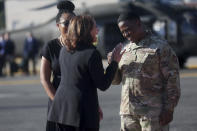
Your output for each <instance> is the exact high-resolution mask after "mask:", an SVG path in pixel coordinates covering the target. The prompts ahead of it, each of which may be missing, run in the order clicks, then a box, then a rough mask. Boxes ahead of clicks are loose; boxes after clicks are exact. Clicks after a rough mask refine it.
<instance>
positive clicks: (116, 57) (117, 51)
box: [108, 43, 125, 63]
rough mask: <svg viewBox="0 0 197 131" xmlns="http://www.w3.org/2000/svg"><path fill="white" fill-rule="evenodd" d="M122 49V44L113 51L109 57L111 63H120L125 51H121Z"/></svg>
mask: <svg viewBox="0 0 197 131" xmlns="http://www.w3.org/2000/svg"><path fill="white" fill-rule="evenodd" d="M122 47H123V45H122V43H120V44H118V45H117V46H116V47H115V48H114V49H113V51H112V55H111V61H116V62H117V63H119V62H120V60H121V58H122V55H123V54H124V52H125V50H123V51H122ZM109 55H110V54H109ZM108 61H109V60H108Z"/></svg>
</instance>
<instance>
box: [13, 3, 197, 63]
mask: <svg viewBox="0 0 197 131" xmlns="http://www.w3.org/2000/svg"><path fill="white" fill-rule="evenodd" d="M79 1H80V0H79ZM73 2H74V3H75V2H78V1H74V0H73ZM89 2H90V1H88V3H86V1H85V0H81V5H80V6H76V7H77V8H76V11H75V12H76V14H90V15H92V16H94V18H95V19H96V22H97V24H98V27H99V38H98V45H97V48H98V49H99V51H100V52H101V54H102V56H103V57H104V58H106V54H107V53H108V52H109V51H111V50H112V49H113V48H114V47H115V46H116V44H118V43H119V42H125V39H124V38H123V36H122V35H121V33H120V31H119V29H118V26H117V23H116V21H117V18H118V16H119V14H120V12H122V11H126V10H132V11H135V12H138V14H139V15H140V16H141V19H142V21H143V22H144V23H145V24H146V25H147V27H148V28H149V29H151V30H152V31H153V32H155V33H158V34H160V35H162V36H163V37H164V38H166V39H167V40H168V42H169V43H170V44H171V46H172V47H173V48H174V50H175V52H176V54H177V56H178V58H179V62H180V66H181V67H183V66H184V63H185V62H186V60H187V58H188V57H190V56H197V48H196V47H197V44H196V41H197V23H196V22H197V10H196V9H195V8H189V7H186V6H183V5H180V4H179V5H172V4H168V3H162V2H146V1H134V0H133V1H131V0H120V1H115V0H114V2H112V0H111V1H110V2H108V3H106V2H97V3H96V4H95V3H91V2H90V3H89ZM56 4H57V2H54V3H51V4H48V5H45V6H42V7H38V8H34V9H32V10H34V11H39V10H47V9H48V8H51V7H53V6H56ZM76 5H77V4H76ZM27 31H31V32H33V34H34V35H35V37H37V38H38V39H39V40H40V42H41V43H42V44H44V43H46V42H47V41H49V40H50V39H53V38H55V37H57V36H58V35H59V33H58V30H57V28H56V26H55V16H54V18H52V19H51V20H49V21H48V22H46V23H44V24H41V25H38V26H34V27H29V28H25V29H21V30H16V31H11V37H12V39H13V40H14V41H15V43H16V44H17V46H16V48H17V49H16V53H17V55H19V56H20V55H21V54H22V52H23V51H22V49H23V41H24V37H25V34H26V32H27Z"/></svg>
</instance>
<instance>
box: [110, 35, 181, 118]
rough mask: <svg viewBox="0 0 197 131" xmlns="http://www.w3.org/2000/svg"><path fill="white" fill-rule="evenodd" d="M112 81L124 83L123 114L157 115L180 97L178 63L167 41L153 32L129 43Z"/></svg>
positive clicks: (170, 107)
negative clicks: (135, 41) (136, 41)
mask: <svg viewBox="0 0 197 131" xmlns="http://www.w3.org/2000/svg"><path fill="white" fill-rule="evenodd" d="M124 49H126V51H125V53H124V54H123V56H122V59H121V61H120V63H119V69H118V70H117V72H116V76H115V78H114V80H113V84H119V83H120V82H122V93H121V106H120V114H121V115H123V114H130V115H147V116H148V115H150V116H158V115H159V114H160V112H161V109H163V108H165V109H167V110H174V107H175V106H176V105H177V102H178V100H179V97H180V80H179V64H178V60H177V57H176V55H175V53H174V52H173V50H172V49H171V47H170V46H169V45H168V43H167V42H166V41H165V40H162V39H160V38H159V37H157V36H154V35H152V34H151V35H148V36H146V38H144V39H143V40H141V41H140V42H138V43H137V44H136V43H129V44H127V45H126V46H125V47H124Z"/></svg>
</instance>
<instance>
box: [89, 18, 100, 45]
mask: <svg viewBox="0 0 197 131" xmlns="http://www.w3.org/2000/svg"><path fill="white" fill-rule="evenodd" d="M98 31H99V30H98V28H97V26H96V22H95V21H94V25H93V28H92V30H91V36H92V38H93V42H96V41H97V34H98Z"/></svg>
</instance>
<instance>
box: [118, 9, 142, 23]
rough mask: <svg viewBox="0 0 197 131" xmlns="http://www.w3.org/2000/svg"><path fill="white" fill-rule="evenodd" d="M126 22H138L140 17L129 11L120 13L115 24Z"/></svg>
mask: <svg viewBox="0 0 197 131" xmlns="http://www.w3.org/2000/svg"><path fill="white" fill-rule="evenodd" d="M126 20H140V17H139V15H137V14H136V13H135V12H131V11H128V12H122V13H121V14H120V16H119V17H118V20H117V22H118V23H120V22H121V21H126Z"/></svg>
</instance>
